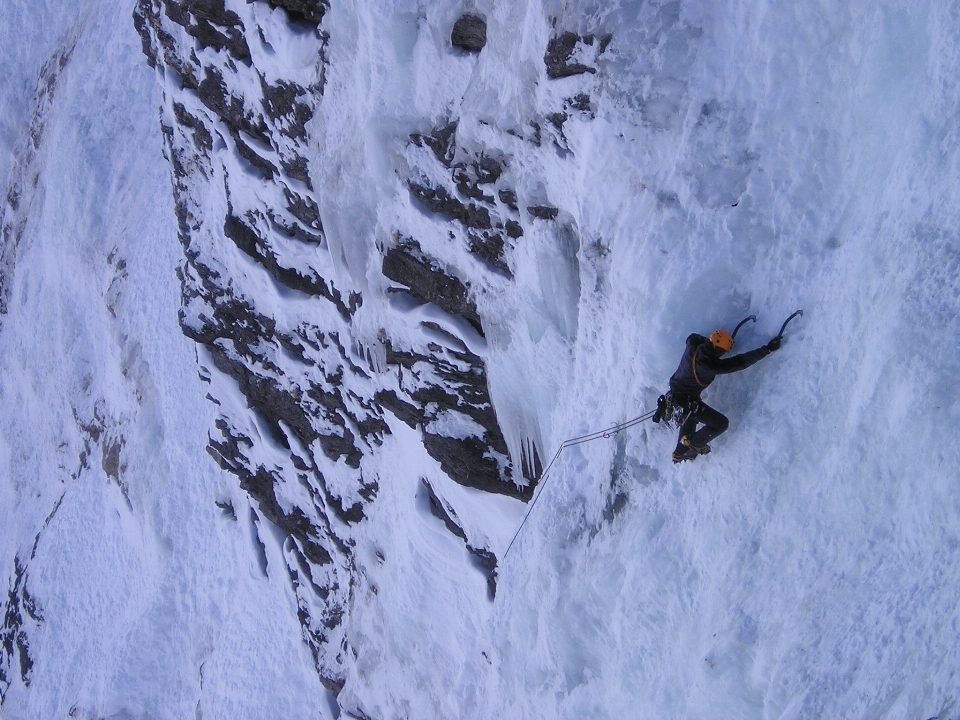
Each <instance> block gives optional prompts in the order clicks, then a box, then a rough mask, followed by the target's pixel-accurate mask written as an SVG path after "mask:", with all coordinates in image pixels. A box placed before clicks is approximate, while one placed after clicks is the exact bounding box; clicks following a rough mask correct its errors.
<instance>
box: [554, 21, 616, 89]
mask: <svg viewBox="0 0 960 720" xmlns="http://www.w3.org/2000/svg"><path fill="white" fill-rule="evenodd" d="M611 38H612V36H611V35H604V36H602V37H600V38H599V39H598V38H597V37H596V36H595V35H582V36H581V35H578V34H577V33H575V32H569V31H568V32H565V33H562V34H560V35H557V36H554V37H552V38H550V41H549V42H548V43H547V52H546V53H545V54H544V56H543V61H544V63H545V64H546V66H547V77H550V78H553V79H557V78H563V77H570V76H571V75H582V74H584V73H595V72H597V69H596V68H595V67H591V66H590V65H587V64H585V63H581V62H576V61H575V60H574V59H573V58H574V55H575V54H576V53H577V51H578V50H579V49H581V48H583V47H584V46H590V47H593V46H594V43H597V46H596V55H601V54H603V52H604V51H605V50H606V49H607V46H608V45H609V44H610V40H611Z"/></svg>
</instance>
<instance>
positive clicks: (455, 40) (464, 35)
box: [450, 14, 487, 52]
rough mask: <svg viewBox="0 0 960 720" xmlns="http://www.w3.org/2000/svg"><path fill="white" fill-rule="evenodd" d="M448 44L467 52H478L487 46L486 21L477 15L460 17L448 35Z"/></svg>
mask: <svg viewBox="0 0 960 720" xmlns="http://www.w3.org/2000/svg"><path fill="white" fill-rule="evenodd" d="M450 43H451V44H452V45H453V46H454V47H458V48H461V49H463V50H466V51H467V52H480V51H481V50H483V46H484V45H486V44H487V21H486V19H485V18H483V17H481V16H479V15H473V14H467V15H463V16H461V17H460V19H459V20H457V22H456V23H454V26H453V32H452V33H450Z"/></svg>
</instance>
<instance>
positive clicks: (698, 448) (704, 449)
mask: <svg viewBox="0 0 960 720" xmlns="http://www.w3.org/2000/svg"><path fill="white" fill-rule="evenodd" d="M680 442H682V443H683V444H684V446H685V447H687V448H689V449H690V450H692V451H693V452H695V453H696V454H697V455H706V454H707V453H708V452H710V446H709V445H694V444H693V442H692V441H691V440H690V436H689V435H684V436H683V439H682V440H681V441H680Z"/></svg>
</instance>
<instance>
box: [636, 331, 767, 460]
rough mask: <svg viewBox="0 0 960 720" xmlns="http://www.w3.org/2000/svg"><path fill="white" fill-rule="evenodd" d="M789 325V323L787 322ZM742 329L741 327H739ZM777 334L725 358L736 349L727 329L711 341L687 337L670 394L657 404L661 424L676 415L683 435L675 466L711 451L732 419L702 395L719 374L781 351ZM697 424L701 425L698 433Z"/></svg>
mask: <svg viewBox="0 0 960 720" xmlns="http://www.w3.org/2000/svg"><path fill="white" fill-rule="evenodd" d="M741 324H742V323H741ZM784 325H786V323H784ZM737 329H738V330H739V327H738V328H737ZM780 340H781V336H780V335H778V336H777V337H775V338H774V339H773V340H771V341H770V342H768V343H767V344H766V345H764V346H762V347H758V348H757V349H756V350H751V351H750V352H745V353H743V354H741V355H734V356H733V357H728V358H725V357H723V356H724V355H725V354H727V353H728V352H730V350H731V348H733V336H732V335H730V333H728V332H727V331H726V330H722V329H721V330H717V331H716V332H714V333H713V334H712V335H711V336H710V337H709V338H705V337H704V336H703V335H697V334H696V333H693V334H692V335H690V337H688V338H687V347H686V349H685V350H684V351H683V357H682V358H681V359H680V367H678V368H677V371H676V372H675V373H674V374H673V377H671V378H670V392H669V393H668V394H667V395H665V396H663V397H662V398H661V400H660V402H659V403H658V414H659V416H660V417H659V418H658V417H656V416H655V417H654V420H657V421H658V422H659V421H660V420H663V419H666V420H667V421H669V420H670V417H671V416H673V415H674V414H675V411H676V410H677V409H679V413H676V416H677V417H678V418H679V419H678V422H679V423H680V435H679V437H678V439H677V448H676V450H674V451H673V461H674V462H675V463H678V462H681V461H683V460H693V459H695V458H696V457H697V455H706V454H707V453H708V452H710V446H709V445H708V444H707V443H709V442H710V441H711V440H713V439H714V438H715V437H717V436H718V435H720V433H722V432H724V431H725V430H726V429H727V425H729V422H730V421H729V420H727V418H726V416H725V415H724V414H723V413H720V412H718V411H716V410H714V409H713V408H712V407H710V406H709V405H707V404H706V403H705V402H703V401H702V400H701V399H700V393H702V392H703V391H704V390H705V389H706V388H707V387H708V386H709V385H710V383H712V382H713V380H714V378H715V377H716V376H717V375H722V374H725V373H732V372H737V371H738V370H744V369H746V368H748V367H750V366H751V365H753V364H754V363H755V362H757V361H759V360H762V359H763V358H765V357H766V356H767V355H769V354H770V353H772V352H774V351H775V350H779V349H780ZM698 425H702V426H703V427H701V428H700V429H699V430H698V429H697V426H698Z"/></svg>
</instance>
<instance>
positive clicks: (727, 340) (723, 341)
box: [710, 328, 733, 352]
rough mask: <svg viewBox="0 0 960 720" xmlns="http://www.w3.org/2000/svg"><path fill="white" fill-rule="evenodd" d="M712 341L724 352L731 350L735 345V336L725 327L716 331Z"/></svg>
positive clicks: (711, 337) (711, 338)
mask: <svg viewBox="0 0 960 720" xmlns="http://www.w3.org/2000/svg"><path fill="white" fill-rule="evenodd" d="M710 342H712V343H713V344H714V345H715V346H716V347H718V348H720V349H721V350H723V351H724V352H730V349H731V348H732V347H733V337H732V336H731V335H730V333H728V332H727V331H726V330H724V329H723V328H721V329H720V330H716V331H714V333H713V335H711V336H710Z"/></svg>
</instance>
